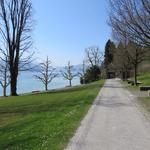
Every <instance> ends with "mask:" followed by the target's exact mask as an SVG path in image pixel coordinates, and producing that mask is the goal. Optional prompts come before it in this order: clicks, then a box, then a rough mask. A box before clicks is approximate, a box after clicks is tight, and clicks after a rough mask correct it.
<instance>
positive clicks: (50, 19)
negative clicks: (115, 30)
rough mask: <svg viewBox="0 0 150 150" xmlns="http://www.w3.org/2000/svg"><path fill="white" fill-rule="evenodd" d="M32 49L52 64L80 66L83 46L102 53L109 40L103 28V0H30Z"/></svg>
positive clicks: (104, 26) (104, 18)
mask: <svg viewBox="0 0 150 150" xmlns="http://www.w3.org/2000/svg"><path fill="white" fill-rule="evenodd" d="M32 1H33V7H34V19H35V22H36V23H35V29H34V33H33V39H34V47H35V48H36V49H37V50H36V51H38V54H36V55H37V56H38V57H40V58H45V57H46V56H49V57H50V58H51V60H52V62H53V63H54V64H55V65H59V66H62V65H65V64H66V63H67V61H68V60H71V62H72V64H74V65H75V64H80V63H81V62H82V60H83V58H84V50H85V48H86V47H89V46H92V45H98V46H99V47H100V49H101V50H104V46H105V43H106V41H107V40H108V39H109V38H110V37H111V31H110V28H109V26H108V25H107V22H106V21H107V0H32Z"/></svg>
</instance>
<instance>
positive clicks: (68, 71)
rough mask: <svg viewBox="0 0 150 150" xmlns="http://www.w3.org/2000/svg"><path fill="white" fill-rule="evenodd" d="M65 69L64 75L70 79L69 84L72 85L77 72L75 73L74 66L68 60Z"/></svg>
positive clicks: (62, 72)
mask: <svg viewBox="0 0 150 150" xmlns="http://www.w3.org/2000/svg"><path fill="white" fill-rule="evenodd" d="M64 69H65V70H64V71H61V74H62V76H63V77H64V78H65V79H67V80H68V81H69V86H70V87H71V86H72V80H73V78H74V77H76V76H77V74H75V73H73V66H72V65H71V64H70V61H69V62H68V65H67V66H65V68H64Z"/></svg>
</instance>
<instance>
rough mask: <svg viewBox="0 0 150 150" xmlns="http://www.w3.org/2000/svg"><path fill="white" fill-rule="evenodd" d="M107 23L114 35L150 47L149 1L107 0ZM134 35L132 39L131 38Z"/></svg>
mask: <svg viewBox="0 0 150 150" xmlns="http://www.w3.org/2000/svg"><path fill="white" fill-rule="evenodd" d="M109 1H110V15H109V24H110V25H111V27H112V31H113V33H114V35H117V36H119V37H125V36H126V37H127V38H128V39H129V40H130V41H133V40H134V41H133V42H136V43H138V45H139V44H140V45H141V46H146V47H150V1H149V0H109ZM133 37H134V39H133Z"/></svg>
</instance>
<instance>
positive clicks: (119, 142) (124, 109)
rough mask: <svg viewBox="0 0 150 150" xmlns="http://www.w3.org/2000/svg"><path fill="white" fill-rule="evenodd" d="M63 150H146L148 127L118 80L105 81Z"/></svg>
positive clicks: (149, 145)
mask: <svg viewBox="0 0 150 150" xmlns="http://www.w3.org/2000/svg"><path fill="white" fill-rule="evenodd" d="M66 150H150V124H149V122H148V121H147V120H146V119H145V117H144V116H143V114H142V113H141V111H140V110H139V108H138V107H136V105H135V102H134V100H133V96H132V95H131V94H130V92H128V91H127V90H125V89H123V88H122V86H121V84H120V83H119V81H118V80H115V79H111V80H107V81H106V83H105V85H104V87H103V88H102V90H101V92H100V93H99V95H98V97H97V99H96V101H95V103H94V104H93V105H92V107H91V108H90V110H89V112H88V114H87V115H86V117H85V118H84V119H83V121H82V123H81V126H80V127H79V128H78V130H77V132H76V133H75V135H74V137H73V138H72V139H71V140H70V143H69V144H68V146H67V148H66Z"/></svg>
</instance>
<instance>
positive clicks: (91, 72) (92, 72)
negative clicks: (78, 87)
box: [84, 65, 101, 83]
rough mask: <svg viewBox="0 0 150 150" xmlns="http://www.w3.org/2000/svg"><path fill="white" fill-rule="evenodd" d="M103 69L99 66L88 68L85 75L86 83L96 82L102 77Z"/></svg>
mask: <svg viewBox="0 0 150 150" xmlns="http://www.w3.org/2000/svg"><path fill="white" fill-rule="evenodd" d="M100 74H101V70H100V67H99V66H96V65H95V66H91V67H89V68H87V70H86V73H85V75H84V78H85V83H90V82H94V81H97V80H99V79H100Z"/></svg>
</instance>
